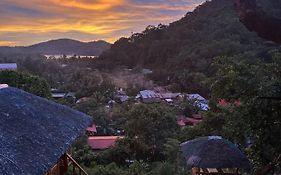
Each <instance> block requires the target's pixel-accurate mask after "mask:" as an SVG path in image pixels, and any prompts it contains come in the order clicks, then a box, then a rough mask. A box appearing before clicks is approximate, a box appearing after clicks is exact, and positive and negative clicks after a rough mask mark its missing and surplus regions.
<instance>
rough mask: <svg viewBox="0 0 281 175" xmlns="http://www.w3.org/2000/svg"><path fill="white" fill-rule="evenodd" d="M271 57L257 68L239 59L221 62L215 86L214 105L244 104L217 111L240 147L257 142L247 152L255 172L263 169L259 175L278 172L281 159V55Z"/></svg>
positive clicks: (216, 63)
mask: <svg viewBox="0 0 281 175" xmlns="http://www.w3.org/2000/svg"><path fill="white" fill-rule="evenodd" d="M271 55H272V57H271V59H270V60H269V61H268V62H266V63H262V62H258V63H254V64H253V63H252V62H247V61H237V60H239V59H237V58H219V59H217V60H216V62H215V65H216V67H217V68H218V71H217V73H216V77H215V80H214V83H213V85H212V93H213V101H217V100H218V99H221V98H223V99H227V100H228V101H229V102H234V101H236V100H239V101H240V102H241V105H240V106H239V105H238V106H237V105H233V106H232V107H230V108H227V109H219V108H217V109H214V110H216V112H221V113H222V114H224V116H225V125H224V127H223V129H224V130H225V133H227V134H228V135H229V137H230V138H232V139H233V140H234V141H235V142H236V143H239V144H240V145H243V141H245V140H246V139H250V140H251V141H252V142H253V143H252V145H251V147H249V148H248V149H247V151H248V153H249V156H250V158H251V159H252V160H253V163H254V168H255V169H258V168H260V167H263V168H262V169H261V170H257V171H256V172H257V174H265V173H267V172H268V171H274V168H275V167H278V163H279V162H280V158H281V156H280V155H281V146H280V145H281V130H280V127H281V118H280V114H281V110H280V109H281V103H280V97H281V91H280V87H281V76H280V66H281V61H280V60H281V54H280V53H278V52H272V53H271ZM240 60H241V59H240ZM278 168H280V166H279V167H278Z"/></svg>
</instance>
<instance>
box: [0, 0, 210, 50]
mask: <svg viewBox="0 0 281 175" xmlns="http://www.w3.org/2000/svg"><path fill="white" fill-rule="evenodd" d="M204 1H205V0H45V1H40V0H25V1H20V0H1V2H0V15H1V18H0V46H26V45H32V44H36V43H39V42H44V41H48V40H53V39H60V38H69V39H74V40H79V41H84V42H89V41H93V40H105V41H108V42H111V43H113V42H114V41H116V40H117V39H118V38H120V37H123V36H124V37H127V36H130V35H131V33H132V32H134V33H135V32H141V31H142V30H144V29H145V27H146V26H148V25H158V24H160V23H162V24H169V23H170V22H173V21H175V20H178V19H180V18H181V17H183V16H184V15H185V14H186V13H187V12H188V11H191V10H193V9H194V8H195V7H196V6H197V5H199V4H201V3H202V2H204Z"/></svg>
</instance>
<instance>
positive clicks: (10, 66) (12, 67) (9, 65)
mask: <svg viewBox="0 0 281 175" xmlns="http://www.w3.org/2000/svg"><path fill="white" fill-rule="evenodd" d="M17 68H18V66H17V63H0V71H3V70H17Z"/></svg>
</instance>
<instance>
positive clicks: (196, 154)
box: [181, 136, 250, 170]
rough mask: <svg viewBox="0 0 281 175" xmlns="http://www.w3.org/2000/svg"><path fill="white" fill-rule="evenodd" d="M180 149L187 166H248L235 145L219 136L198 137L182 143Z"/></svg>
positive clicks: (247, 162) (247, 168) (242, 167)
mask: <svg viewBox="0 0 281 175" xmlns="http://www.w3.org/2000/svg"><path fill="white" fill-rule="evenodd" d="M181 149H182V152H183V154H184V156H185V158H186V163H187V166H188V168H193V167H197V168H241V169H244V170H249V168H250V163H249V160H248V159H247V157H246V156H245V155H244V154H243V153H242V152H241V151H240V150H239V149H238V148H237V147H236V145H234V144H233V143H231V142H230V141H228V140H226V139H223V138H222V137H220V136H209V137H199V138H196V139H194V140H190V141H187V142H185V143H182V144H181Z"/></svg>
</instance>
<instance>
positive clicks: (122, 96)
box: [115, 95, 130, 103]
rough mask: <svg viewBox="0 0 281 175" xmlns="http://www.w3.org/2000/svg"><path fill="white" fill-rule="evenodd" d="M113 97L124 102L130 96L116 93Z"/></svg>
mask: <svg viewBox="0 0 281 175" xmlns="http://www.w3.org/2000/svg"><path fill="white" fill-rule="evenodd" d="M115 98H116V99H117V100H118V101H119V102H121V103H124V102H126V101H128V100H129V98H130V97H129V96H127V95H116V96H115Z"/></svg>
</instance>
